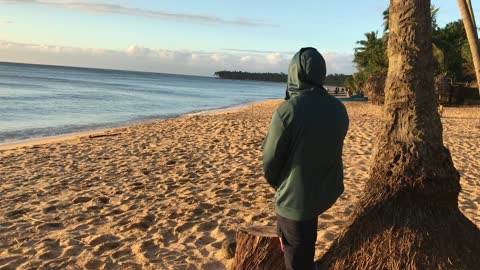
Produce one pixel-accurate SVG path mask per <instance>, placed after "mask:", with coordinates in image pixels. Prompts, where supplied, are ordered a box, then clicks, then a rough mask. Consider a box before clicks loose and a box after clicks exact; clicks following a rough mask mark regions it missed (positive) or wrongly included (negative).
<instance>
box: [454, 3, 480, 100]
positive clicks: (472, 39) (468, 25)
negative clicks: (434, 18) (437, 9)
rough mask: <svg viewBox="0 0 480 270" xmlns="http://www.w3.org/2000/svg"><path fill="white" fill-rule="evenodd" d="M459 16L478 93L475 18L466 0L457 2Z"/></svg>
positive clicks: (479, 56)
mask: <svg viewBox="0 0 480 270" xmlns="http://www.w3.org/2000/svg"><path fill="white" fill-rule="evenodd" d="M457 2H458V7H459V8H460V14H462V20H463V25H464V26H465V32H466V33H467V39H468V44H469V45H470V51H471V52H472V58H473V66H474V68H475V76H476V77H477V86H478V89H479V93H480V47H479V44H478V43H479V42H478V35H477V28H476V24H475V18H474V16H473V9H472V4H471V2H470V1H469V2H468V3H467V0H457Z"/></svg>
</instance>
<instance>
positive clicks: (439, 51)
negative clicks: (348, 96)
mask: <svg viewBox="0 0 480 270" xmlns="http://www.w3.org/2000/svg"><path fill="white" fill-rule="evenodd" d="M438 12H439V9H438V8H435V7H433V6H432V8H431V16H432V40H433V43H432V47H433V56H434V65H435V74H436V75H439V74H442V75H445V76H446V77H447V78H449V79H451V80H452V81H454V82H469V81H473V80H475V71H474V66H473V58H472V54H471V52H470V47H469V45H468V40H467V35H466V33H465V29H464V26H463V22H462V21H461V20H457V21H453V22H450V23H448V24H446V25H445V26H444V27H439V26H438V25H437V21H436V16H437V14H438ZM388 14H389V13H388V9H387V10H385V11H384V12H383V16H384V26H385V29H384V32H383V34H381V35H380V34H379V33H378V32H373V31H372V32H368V33H365V39H364V40H359V41H357V44H358V45H359V46H358V47H357V48H355V51H354V60H353V62H354V63H355V64H356V66H357V70H358V71H357V72H356V73H354V74H353V77H352V78H350V79H347V80H346V82H345V84H346V86H347V87H349V88H352V89H359V88H363V87H364V86H365V83H366V81H367V79H368V77H369V76H371V75H375V74H386V73H387V70H388V57H387V43H388V33H389V31H388V27H389V25H388Z"/></svg>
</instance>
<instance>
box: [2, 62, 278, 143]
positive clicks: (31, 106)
mask: <svg viewBox="0 0 480 270" xmlns="http://www.w3.org/2000/svg"><path fill="white" fill-rule="evenodd" d="M284 93H285V84H282V83H270V82H254V81H235V80H222V79H217V78H213V77H198V76H187V75H172V74H160V73H146V72H133V71H119V70H103V69H91V68H75V67H58V66H44V65H31V64H13V63H0V143H8V142H15V141H19V140H25V139H32V138H41V137H47V136H55V135H62V134H67V133H73V132H80V131H89V130H94V129H97V128H106V127H114V126H120V125H125V124H129V123H134V122H139V121H143V120H149V119H156V118H166V117H174V116H179V115H182V114H186V113H190V112H197V111H204V110H212V109H218V108H226V107H231V106H236V105H240V104H246V103H250V102H254V101H260V100H265V99H274V98H282V97H283V95H284Z"/></svg>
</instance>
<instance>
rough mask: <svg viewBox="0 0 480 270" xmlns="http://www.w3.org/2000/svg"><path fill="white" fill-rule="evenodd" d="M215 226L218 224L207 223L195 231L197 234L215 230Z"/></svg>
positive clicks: (213, 222)
mask: <svg viewBox="0 0 480 270" xmlns="http://www.w3.org/2000/svg"><path fill="white" fill-rule="evenodd" d="M217 226H218V222H217V221H214V220H212V221H209V222H204V223H201V224H200V225H199V226H198V227H197V231H199V232H207V231H212V230H213V229H215V228H216V227H217Z"/></svg>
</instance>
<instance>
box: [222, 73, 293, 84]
mask: <svg viewBox="0 0 480 270" xmlns="http://www.w3.org/2000/svg"><path fill="white" fill-rule="evenodd" d="M213 76H215V77H219V78H220V79H230V80H248V81H265V82H286V81H287V74H285V73H251V72H244V71H225V70H224V71H217V72H215V73H214V74H213Z"/></svg>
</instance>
